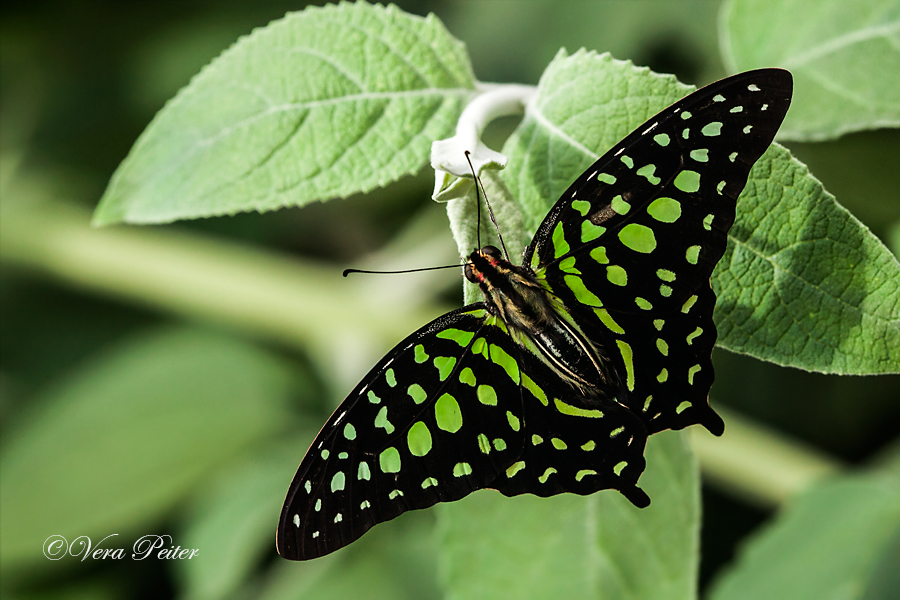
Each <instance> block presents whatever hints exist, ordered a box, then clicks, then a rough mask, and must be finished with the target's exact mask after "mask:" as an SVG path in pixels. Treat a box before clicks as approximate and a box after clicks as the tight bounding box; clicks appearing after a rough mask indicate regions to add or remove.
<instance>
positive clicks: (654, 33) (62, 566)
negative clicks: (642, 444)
mask: <svg viewBox="0 0 900 600" xmlns="http://www.w3.org/2000/svg"><path fill="white" fill-rule="evenodd" d="M398 4H399V5H400V7H401V8H403V9H404V10H407V11H409V12H412V13H415V14H420V15H424V14H426V13H427V12H429V11H431V12H435V13H436V14H437V15H438V16H439V17H440V18H441V20H442V21H443V22H444V23H445V25H446V26H447V28H448V29H449V30H450V32H451V33H452V34H453V35H455V36H456V37H457V38H459V39H461V40H463V41H464V42H466V44H467V45H468V49H469V52H470V54H471V56H472V60H473V63H474V66H475V74H476V76H477V77H478V78H479V79H480V80H482V81H500V82H522V83H531V84H534V83H537V80H538V78H539V77H540V74H541V72H542V70H543V69H544V67H545V66H546V64H547V63H548V62H549V61H550V59H551V58H552V57H553V55H554V54H555V53H556V51H557V50H558V49H559V48H560V47H563V46H564V47H566V48H568V49H569V50H575V49H577V48H579V47H582V46H584V47H587V48H590V49H596V50H599V51H610V52H612V53H613V55H614V56H616V57H617V58H623V59H631V60H632V61H634V62H635V63H636V64H639V65H647V66H649V67H650V68H652V69H654V70H656V71H660V72H672V73H675V74H676V75H677V76H678V77H679V78H681V79H682V80H683V81H685V82H687V83H694V84H697V85H702V84H704V83H707V82H709V81H711V80H713V79H715V78H717V77H720V76H724V75H725V74H726V73H725V72H724V69H723V67H722V65H721V62H720V59H719V52H718V41H717V35H716V17H717V11H718V7H719V2H717V1H698V2H662V1H656V2H654V1H621V2H586V1H585V2H574V1H562V2H561V1H553V2H551V1H537V0H534V1H514V0H479V1H450V0H445V1H437V0H435V1H426V2H399V3H398ZM303 6H304V5H303V4H300V3H296V2H281V1H266V2H237V1H221V0H220V1H217V2H211V1H207V2H202V1H196V0H189V1H182V2H149V1H148V2H128V3H121V2H66V1H60V2H16V1H8V2H6V3H4V4H3V5H2V8H0V18H2V24H0V77H2V81H0V111H2V121H0V125H2V129H0V168H2V170H0V192H2V197H0V202H2V206H3V210H4V213H3V220H4V221H5V222H4V227H5V229H4V236H5V237H7V238H8V239H7V240H4V241H5V242H6V243H5V244H4V246H3V256H2V258H3V260H2V262H0V267H2V272H0V433H2V438H3V439H2V451H3V461H4V462H3V469H4V470H3V472H2V473H3V482H2V484H3V485H2V488H3V493H4V497H3V502H2V506H3V510H4V512H3V522H2V527H3V530H4V532H3V538H5V539H4V540H3V542H4V543H5V544H6V545H5V547H4V548H3V555H4V556H2V560H3V562H2V568H3V582H2V586H3V587H2V588H0V591H2V592H3V594H4V595H5V596H10V597H21V598H37V597H71V598H79V597H85V598H93V597H102V598H160V597H176V596H177V597H186V596H194V597H215V596H216V594H217V593H218V592H217V591H216V589H213V588H215V585H216V584H215V583H209V582H210V581H213V582H215V581H216V580H218V581H219V583H218V585H220V586H224V587H223V588H222V589H226V588H227V586H229V585H231V586H232V587H236V586H237V585H239V584H242V583H245V582H247V581H255V582H257V584H256V585H258V586H260V589H264V588H265V585H266V584H265V583H264V582H266V581H267V575H266V573H268V572H269V570H270V567H272V566H277V561H278V560H280V559H277V558H276V556H275V551H274V543H272V542H274V528H275V524H276V520H277V514H278V510H279V508H280V505H281V501H282V499H283V496H284V493H285V492H286V490H287V485H288V483H289V482H290V478H291V476H292V474H293V471H294V469H295V468H296V466H297V464H298V463H299V460H300V458H301V457H302V454H303V452H304V451H305V448H306V445H307V444H308V443H309V441H310V440H311V439H312V436H313V435H314V434H315V432H316V430H317V428H318V427H319V426H320V425H321V423H324V420H325V418H326V417H327V415H328V414H329V412H330V411H331V409H333V407H334V406H335V405H336V404H337V402H339V401H340V400H341V399H343V396H344V394H346V392H347V391H348V390H349V389H351V387H352V385H354V384H355V382H356V381H357V380H358V378H359V377H360V376H362V375H363V374H364V373H365V372H366V371H367V370H368V368H369V366H370V365H371V364H372V363H373V362H374V360H376V359H377V358H378V357H379V356H380V355H381V354H383V353H384V352H385V351H386V350H387V349H389V348H390V347H391V346H392V345H393V343H394V342H396V341H397V340H399V339H400V338H401V337H403V336H404V335H405V334H406V333H408V332H409V331H412V330H413V328H415V327H416V326H418V325H420V324H421V323H424V322H425V320H426V319H428V318H430V317H433V316H436V315H437V314H439V313H440V312H442V311H443V310H446V309H447V308H450V307H452V306H454V305H456V304H458V303H459V301H460V293H459V291H460V288H459V280H458V279H456V276H455V275H452V274H448V273H446V272H444V273H443V274H438V275H432V274H429V275H427V276H426V275H425V274H420V275H412V276H403V279H402V281H401V280H399V279H395V278H391V277H370V278H368V279H365V280H364V281H350V280H341V279H340V276H339V273H340V271H341V270H342V269H343V268H345V267H347V266H367V265H371V266H375V267H377V268H397V267H401V266H409V267H414V266H428V265H433V264H444V263H446V262H448V261H453V260H454V259H455V246H454V243H453V241H452V239H451V236H450V233H449V231H448V230H447V228H446V216H445V214H444V211H443V207H441V206H439V205H436V204H434V203H432V202H431V201H430V200H429V196H430V192H431V186H432V180H431V175H430V174H429V172H427V169H426V170H425V171H424V172H423V173H420V174H419V175H418V176H417V177H415V178H411V179H409V180H405V181H403V182H400V183H398V184H395V185H393V186H391V187H390V188H387V189H385V190H381V191H378V192H376V193H373V194H369V195H367V196H365V197H354V198H350V199H346V200H339V201H334V202H328V203H323V204H315V205H312V206H309V207H306V208H304V209H302V210H301V209H286V210H281V211H278V212H276V213H270V214H265V215H259V214H243V215H237V216H234V217H225V218H219V219H210V220H203V221H195V222H182V223H178V224H176V225H172V226H163V227H150V228H137V227H126V226H122V227H115V228H111V229H109V230H101V231H91V230H89V228H88V226H87V223H88V221H89V217H90V211H91V210H92V209H93V207H94V206H95V205H96V203H97V201H98V199H99V198H100V196H101V194H102V192H103V190H104V188H105V186H106V184H107V182H108V180H109V177H110V176H111V174H112V172H113V171H114V169H115V168H116V166H117V165H118V163H119V161H121V160H122V159H123V158H124V157H125V155H126V154H127V152H128V150H129V148H130V147H131V145H132V144H133V143H134V141H135V139H136V138H137V137H138V135H139V134H140V133H141V131H142V130H143V128H144V127H145V126H146V125H147V123H148V122H149V121H150V119H151V118H152V117H153V115H154V114H155V112H156V111H157V110H159V109H160V108H161V107H162V106H163V105H164V103H165V102H166V101H167V100H168V99H169V98H171V97H172V96H173V95H174V94H175V92H176V91H177V90H178V89H179V88H180V87H182V86H184V85H185V84H186V83H187V82H188V81H189V80H190V78H191V76H192V75H193V74H194V73H196V72H197V71H198V70H199V69H200V68H201V67H202V66H203V65H204V64H206V63H207V62H209V61H210V60H211V59H212V58H214V57H215V56H216V55H218V54H219V53H220V52H221V51H222V50H223V49H225V48H226V47H228V46H229V45H230V44H231V43H232V42H233V41H234V40H235V39H236V38H237V37H239V36H240V35H243V34H246V33H249V32H250V31H251V30H252V29H253V28H254V27H258V26H263V25H265V24H266V23H268V22H269V21H271V20H273V19H277V18H279V17H281V16H283V15H284V13H285V12H286V11H289V10H299V9H302V8H303ZM514 125H515V121H514V120H511V119H510V120H505V121H502V122H500V123H498V124H496V125H494V126H493V127H492V129H491V130H489V132H488V141H489V143H492V145H493V147H499V145H500V142H501V141H502V139H503V138H504V136H505V135H506V134H508V132H509V131H510V130H511V128H512V127H513V126H514ZM898 142H900V136H898V135H897V132H896V131H878V132H870V133H859V134H852V135H848V136H845V137H843V138H841V139H840V140H837V141H834V142H828V143H820V144H793V143H792V144H789V147H790V149H791V150H792V151H793V152H794V153H795V155H796V156H797V157H798V158H800V159H801V160H803V161H804V162H806V163H807V164H808V165H809V166H810V169H811V171H812V172H813V174H815V175H816V176H817V177H819V178H820V179H821V180H822V181H823V182H824V184H825V187H826V188H827V189H828V190H829V191H831V192H832V193H833V194H835V195H836V196H837V198H838V200H839V201H840V202H841V203H842V204H843V205H844V206H846V207H847V208H849V209H850V210H851V212H853V213H854V214H855V215H856V216H857V217H858V218H859V219H861V220H862V221H863V222H864V223H865V224H866V225H867V226H868V227H869V228H870V229H871V230H872V231H873V232H874V233H875V234H876V235H878V236H879V237H881V238H882V239H883V240H885V241H886V243H888V245H889V246H891V247H892V249H893V250H894V252H895V253H896V252H897V239H896V238H898V237H900V233H898V231H900V230H898V225H897V224H898V223H900V199H898V196H897V192H896V173H898V172H900V152H897V148H898V147H900V145H898ZM873 165H877V166H878V168H877V169H876V170H873V168H872V166H873ZM891 236H893V238H894V239H893V245H892V237H891ZM263 274H265V275H267V276H268V278H267V279H266V281H269V282H276V284H275V285H272V286H270V287H268V288H265V289H258V288H257V287H255V286H256V280H255V279H254V278H255V277H256V276H257V275H259V276H262V275H263ZM309 290H312V291H309ZM249 291H252V292H253V293H250V292H249ZM194 292H196V293H194ZM244 292H248V294H247V295H246V296H244V295H242V294H243V293H244ZM204 294H205V295H207V296H219V297H225V298H226V299H227V301H226V302H223V303H220V309H219V310H211V309H209V308H208V307H207V305H206V304H205V303H204ZM254 294H255V295H254ZM290 303H293V304H290ZM247 306H250V307H251V308H250V310H249V312H250V313H258V314H252V315H251V316H249V317H247V316H239V315H246V313H247V312H248V311H247V310H246V307H247ZM242 307H244V308H243V309H242ZM254 307H255V308H254ZM326 308H327V309H329V310H330V311H331V312H329V313H328V315H329V316H328V317H325V316H323V311H324V310H325V309H326ZM279 311H282V312H279ZM294 313H295V314H294ZM292 315H293V316H292ZM334 315H336V317H335V316H334ZM341 315H343V316H341ZM333 318H337V319H341V321H342V323H341V324H342V328H341V329H340V334H339V335H332V331H333V329H332V327H331V325H332V324H333V323H334V320H333ZM357 324H358V327H357V326H356V325H357ZM715 361H716V369H717V381H716V384H715V386H714V388H713V392H712V393H713V401H714V403H718V404H719V405H726V406H727V407H729V408H732V409H734V410H736V411H740V412H741V413H743V414H745V415H749V416H751V417H754V418H755V419H758V420H759V421H762V422H764V423H766V424H768V425H769V426H771V427H772V428H774V429H776V430H779V431H781V432H782V433H784V434H785V435H787V436H790V437H791V438H792V439H795V440H797V441H800V442H805V443H809V444H811V445H812V446H813V447H815V448H817V449H819V450H821V451H822V452H823V453H826V454H827V455H830V456H831V457H833V458H834V459H836V460H838V461H846V462H847V463H850V464H864V463H866V462H867V461H869V460H871V459H872V458H873V457H874V456H877V455H878V453H879V452H880V451H882V450H883V448H884V447H885V445H887V444H888V443H889V442H890V441H891V440H892V439H893V438H894V437H895V436H896V434H897V431H898V421H900V403H898V402H897V400H898V397H900V377H898V376H887V377H871V378H858V377H844V378H842V377H829V376H822V375H816V374H809V373H803V372H800V371H796V370H791V369H782V368H779V367H776V366H774V365H770V364H764V363H761V362H759V361H756V360H753V359H750V358H747V357H742V356H737V355H733V354H729V353H726V352H720V351H717V354H716V356H715ZM125 399H128V400H129V401H128V402H125V401H124V400H125ZM136 474H140V476H138V475H136ZM11 481H12V482H22V481H25V482H28V486H29V487H28V489H27V490H26V491H27V493H25V492H22V493H18V492H17V490H15V489H9V487H10V486H8V484H9V483H10V482H11ZM35 497H40V498H42V500H41V501H37V502H36V501H34V498H35ZM704 505H705V517H704V529H703V539H702V542H703V561H702V569H701V570H702V572H701V578H702V584H703V583H706V582H708V581H709V580H710V578H711V577H712V576H713V575H714V574H715V572H716V571H717V570H718V569H719V568H720V567H721V566H722V565H723V564H726V563H728V562H729V561H730V560H731V559H732V557H733V556H734V553H735V551H736V549H737V548H738V547H739V546H740V544H741V540H742V539H744V538H745V536H746V535H747V534H749V533H750V532H752V531H753V530H754V529H755V528H756V527H758V526H759V525H760V524H761V523H763V522H764V521H765V520H766V519H767V518H768V517H769V516H770V514H771V510H772V507H771V506H768V507H764V506H760V505H759V504H758V503H754V502H753V501H752V499H747V498H741V497H738V496H736V495H735V494H726V493H723V492H721V491H718V490H717V489H715V488H708V489H704ZM429 519H433V516H431V515H429V514H428V513H422V514H417V515H416V516H415V517H412V516H409V519H407V521H408V522H409V523H413V522H414V521H416V520H424V521H428V520H429ZM59 528H62V529H61V530H59ZM66 528H68V529H66ZM223 529H229V530H234V529H237V530H240V531H236V532H235V531H229V533H228V535H225V536H223V535H222V534H221V530H223ZM63 531H68V532H70V533H68V534H66V535H67V537H68V539H69V540H72V539H73V538H74V537H76V536H77V535H82V534H84V535H90V536H91V537H92V539H93V540H94V542H96V541H98V540H99V539H100V538H102V537H104V536H105V535H108V534H110V533H118V534H119V536H118V540H121V541H120V542H115V543H113V545H112V546H107V547H125V548H126V550H127V551H129V552H130V548H131V544H132V543H133V541H134V540H135V539H137V538H138V537H139V536H140V535H143V534H147V533H168V534H170V535H172V536H173V539H174V544H180V545H182V546H189V547H200V548H202V549H203V550H204V551H207V552H210V553H212V552H215V551H220V552H221V553H222V556H223V558H222V561H225V564H229V565H232V564H233V565H235V566H234V568H232V569H231V570H229V571H228V572H229V573H230V576H231V577H232V578H233V580H234V581H230V582H229V581H224V582H223V581H221V579H222V578H221V576H219V577H216V576H215V575H209V576H206V575H204V574H203V573H199V574H198V573H197V572H196V569H198V568H201V567H196V566H194V567H185V565H183V564H174V563H172V562H166V561H158V560H153V561H151V560H147V561H143V562H137V561H132V560H122V561H116V562H112V561H90V560H88V561H84V562H77V561H76V560H63V561H59V562H51V561H48V560H47V559H45V558H44V557H43V555H42V554H41V544H42V543H43V541H44V539H45V538H46V537H47V536H48V535H50V534H56V533H60V534H62V533H63ZM397 531H400V530H399V529H398V530H397ZM260 532H262V533H260ZM217 536H218V537H217ZM229 536H232V537H229ZM368 537H370V536H367V538H368ZM372 537H373V538H375V540H374V541H373V542H371V543H372V544H377V543H378V542H379V539H378V538H377V536H376V534H375V533H373V534H372ZM383 537H384V536H382V538H383ZM400 539H405V538H402V537H401V538H400ZM410 539H411V540H412V541H410V545H411V547H412V548H415V547H417V546H416V544H418V543H420V542H419V541H417V538H414V537H413V538H410ZM22 540H25V541H22ZM381 541H382V542H383V541H384V540H383V539H382V540H381ZM192 542H193V545H191V543H192ZM217 546H218V550H217ZM229 548H231V552H230V553H229V552H228V551H227V550H228V549H229ZM241 552H244V553H250V554H251V555H252V556H251V557H250V558H248V557H247V556H246V555H244V556H241ZM393 552H394V553H393V554H391V553H390V552H389V553H388V556H395V557H397V559H398V560H401V559H403V560H411V561H412V564H416V563H415V560H414V559H411V558H410V557H409V555H410V554H412V551H410V550H405V551H404V550H403V549H400V550H397V549H395V550H394V551H393ZM404 557H405V558H404ZM419 560H421V559H419ZM228 561H232V562H228ZM248 565H249V566H248ZM191 568H193V569H195V570H194V571H193V572H192V571H191ZM422 569H423V573H425V574H423V575H421V578H422V581H418V582H415V583H410V584H409V586H411V587H408V588H407V589H408V590H413V591H415V592H416V595H418V596H419V597H425V596H429V595H433V594H434V593H435V591H434V585H435V584H434V582H433V581H428V575H427V573H431V572H432V571H433V565H432V566H431V567H429V566H428V565H425V566H423V567H422ZM204 582H206V583H204ZM203 585H207V586H211V587H209V588H208V589H207V588H203ZM245 593H247V594H248V595H252V592H245Z"/></svg>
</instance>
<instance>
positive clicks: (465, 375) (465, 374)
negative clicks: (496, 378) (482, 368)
mask: <svg viewBox="0 0 900 600" xmlns="http://www.w3.org/2000/svg"><path fill="white" fill-rule="evenodd" d="M459 382H460V383H465V384H466V385H471V386H472V387H475V384H476V383H477V382H476V381H475V372H474V371H472V369H470V368H469V367H466V368H465V369H463V370H462V371H461V372H460V374H459Z"/></svg>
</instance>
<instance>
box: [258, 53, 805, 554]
mask: <svg viewBox="0 0 900 600" xmlns="http://www.w3.org/2000/svg"><path fill="white" fill-rule="evenodd" d="M790 97H791V76H790V74H789V73H788V72H786V71H782V70H778V69H762V70H758V71H750V72H747V73H742V74H739V75H735V76H733V77H729V78H727V79H724V80H722V81H719V82H716V83H714V84H711V85H710V86H707V87H705V88H703V89H701V90H698V91H697V92H694V93H693V94H691V95H689V96H687V97H686V98H684V99H682V100H681V101H679V102H677V103H675V104H674V105H672V106H670V107H669V108H667V109H666V110H664V111H662V112H660V113H659V114H658V115H656V116H655V117H653V118H652V119H650V120H649V121H648V122H647V123H645V124H644V125H642V126H641V127H639V128H638V129H637V130H635V132H633V133H632V134H631V135H629V136H628V137H626V138H625V139H624V140H623V141H622V142H620V143H619V144H617V145H616V146H615V147H614V148H612V149H611V150H610V151H609V152H607V153H606V154H604V155H603V156H602V157H601V158H600V159H598V160H597V161H596V162H595V163H594V164H593V165H592V166H591V167H590V168H588V169H587V170H586V171H585V172H584V173H583V174H582V175H581V176H580V177H578V178H577V179H576V180H575V182H573V183H572V185H571V186H570V187H569V189H568V190H567V191H566V192H564V193H563V195H562V196H561V197H560V199H559V200H558V201H557V202H556V204H555V205H554V206H553V208H552V209H551V210H550V212H549V214H548V215H547V216H546V218H545V219H544V221H543V223H542V224H541V225H540V226H539V227H538V229H537V232H536V233H535V236H534V239H533V240H532V242H531V244H530V245H529V246H528V248H527V249H526V250H525V252H524V255H523V262H522V265H521V266H518V265H514V264H512V263H511V262H510V261H508V260H507V259H506V258H504V256H503V255H502V254H501V253H500V251H499V250H498V249H497V248H494V247H492V246H485V247H484V248H480V249H476V250H475V251H474V252H472V253H471V254H470V255H469V256H468V258H467V259H466V263H465V268H464V275H465V276H466V278H467V279H468V280H469V281H471V282H473V283H475V284H477V285H478V286H479V287H480V289H481V291H482V292H483V294H484V301H483V302H479V303H475V304H470V305H468V306H465V307H462V308H460V309H457V310H455V311H451V312H449V313H447V314H445V315H443V316H441V317H439V318H437V319H435V320H434V321H432V322H431V323H429V324H427V325H425V326H424V327H422V328H421V329H419V330H418V331H416V332H414V333H413V334H411V335H410V336H409V337H407V338H406V339H405V340H404V341H402V342H400V344H398V345H397V346H396V347H395V348H394V349H393V350H391V351H390V352H389V353H388V354H387V355H386V356H385V357H384V358H383V359H382V360H381V361H379V362H378V364H376V365H375V366H374V367H373V368H372V370H371V371H370V372H369V374H368V375H366V377H364V378H363V380H362V381H361V382H360V383H359V384H358V385H357V386H356V388H355V389H354V390H353V391H352V392H351V393H350V394H349V396H348V397H347V399H346V400H345V401H344V402H343V403H342V404H341V405H340V406H339V407H338V409H337V410H336V411H335V412H334V414H333V415H332V416H331V418H330V419H329V420H328V422H327V423H326V424H325V426H324V427H323V428H322V430H321V432H320V433H319V435H318V436H317V438H316V440H315V441H314V442H313V444H312V446H311V447H310V449H309V451H308V452H307V454H306V456H305V457H304V459H303V461H302V463H301V465H300V468H299V469H298V471H297V474H296V475H295V477H294V480H293V482H292V483H291V486H290V488H289V491H288V495H287V498H286V499H285V503H284V507H283V509H282V514H281V520H280V522H279V526H278V532H277V538H276V541H277V546H278V552H279V553H280V554H281V555H282V556H284V557H286V558H290V559H294V560H305V559H310V558H315V557H318V556H321V555H324V554H327V553H329V552H332V551H334V550H337V549H339V548H341V547H343V546H345V545H347V544H349V543H350V542H352V541H353V540H355V539H357V538H358V537H359V536H361V535H362V534H363V533H365V531H367V530H368V529H369V528H371V527H372V526H374V525H376V524H377V523H380V522H384V521H387V520H390V519H393V518H394V517H396V516H398V515H399V514H401V513H402V512H404V511H406V510H412V509H420V508H426V507H428V506H432V505H433V504H435V503H437V502H447V501H453V500H458V499H460V498H462V497H464V496H466V495H467V494H469V493H471V492H472V491H474V490H477V489H482V488H493V489H495V490H498V491H500V492H501V493H503V494H505V495H507V496H514V495H517V494H523V493H530V494H535V495H538V496H551V495H554V494H559V493H565V492H568V493H576V494H591V493H594V492H596V491H599V490H603V489H615V490H618V491H619V492H621V493H622V494H623V495H625V497H626V498H628V499H629V500H630V501H631V502H632V503H633V504H635V505H636V506H639V507H643V506H646V505H647V504H649V502H650V499H649V497H648V496H647V495H646V494H645V493H644V492H643V491H642V490H641V489H640V488H639V487H637V481H638V478H639V477H640V475H641V473H642V471H643V469H644V465H645V462H644V457H643V451H644V446H645V443H646V439H647V436H648V435H650V434H652V433H655V432H657V431H662V430H665V429H681V428H683V427H687V426H689V425H692V424H702V425H704V426H705V427H706V428H707V429H709V430H710V431H711V432H713V433H715V434H720V433H721V432H722V430H723V429H724V423H723V422H722V420H721V418H720V417H719V416H718V415H717V414H716V413H715V412H714V411H713V409H712V408H711V407H710V406H709V403H708V394H709V389H710V386H711V385H712V381H713V369H712V360H711V353H712V349H713V346H714V345H715V340H716V330H715V326H714V324H713V319H712V314H713V308H714V306H715V294H714V293H713V291H712V289H711V287H710V275H711V273H712V270H713V268H714V267H715V265H716V263H717V262H718V261H719V259H720V258H721V257H722V255H723V253H724V250H725V244H726V240H727V233H728V230H729V228H730V227H731V225H732V223H733V221H734V216H735V202H736V200H737V197H738V195H739V194H740V192H741V190H742V189H743V187H744V185H745V183H746V181H747V177H748V174H749V171H750V168H751V167H752V165H753V164H754V163H755V162H756V160H757V159H758V158H759V157H760V156H761V155H762V153H763V152H764V151H765V149H766V148H767V147H768V145H769V144H770V143H771V141H772V138H773V137H774V135H775V133H776V131H777V129H778V127H779V125H780V124H781V121H782V119H783V118H784V115H785V113H786V111H787V108H788V105H789V103H790Z"/></svg>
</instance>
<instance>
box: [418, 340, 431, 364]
mask: <svg viewBox="0 0 900 600" xmlns="http://www.w3.org/2000/svg"><path fill="white" fill-rule="evenodd" d="M426 360H428V354H427V353H426V352H425V346H423V345H422V344H416V362H417V363H419V364H422V363H423V362H425V361H426Z"/></svg>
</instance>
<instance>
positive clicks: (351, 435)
mask: <svg viewBox="0 0 900 600" xmlns="http://www.w3.org/2000/svg"><path fill="white" fill-rule="evenodd" d="M344 437H345V438H347V439H348V440H355V439H356V427H354V426H353V425H352V424H351V423H347V424H346V425H344Z"/></svg>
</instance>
